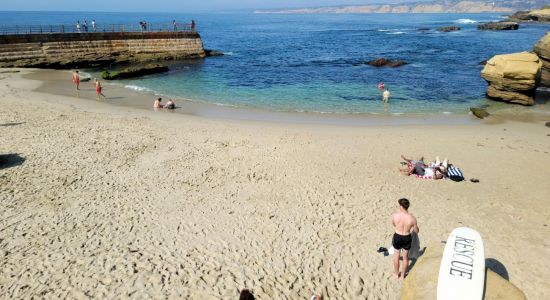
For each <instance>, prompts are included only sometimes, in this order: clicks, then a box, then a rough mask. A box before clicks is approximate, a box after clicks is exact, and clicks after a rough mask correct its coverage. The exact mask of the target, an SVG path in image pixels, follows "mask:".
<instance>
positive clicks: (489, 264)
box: [485, 258, 510, 280]
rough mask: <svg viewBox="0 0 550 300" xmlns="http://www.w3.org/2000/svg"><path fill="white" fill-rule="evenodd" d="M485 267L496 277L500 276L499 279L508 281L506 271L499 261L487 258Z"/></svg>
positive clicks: (508, 277)
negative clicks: (496, 275) (495, 274)
mask: <svg viewBox="0 0 550 300" xmlns="http://www.w3.org/2000/svg"><path fill="white" fill-rule="evenodd" d="M485 267H486V268H487V269H490V270H491V271H493V272H495V273H497V274H498V275H500V277H502V278H504V279H506V280H510V276H509V275H508V270H506V267H505V266H504V265H503V264H502V263H501V262H500V261H498V260H496V259H494V258H487V259H486V260H485Z"/></svg>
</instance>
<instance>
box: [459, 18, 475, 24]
mask: <svg viewBox="0 0 550 300" xmlns="http://www.w3.org/2000/svg"><path fill="white" fill-rule="evenodd" d="M455 23H458V24H475V23H477V21H475V20H472V19H458V20H456V21H455Z"/></svg>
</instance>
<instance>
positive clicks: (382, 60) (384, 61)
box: [367, 57, 408, 68]
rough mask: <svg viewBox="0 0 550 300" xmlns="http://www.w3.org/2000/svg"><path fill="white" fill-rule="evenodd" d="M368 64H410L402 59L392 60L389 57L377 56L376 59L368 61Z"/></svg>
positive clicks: (382, 65) (398, 65)
mask: <svg viewBox="0 0 550 300" xmlns="http://www.w3.org/2000/svg"><path fill="white" fill-rule="evenodd" d="M367 64H368V65H371V66H373V67H390V68H397V67H401V66H404V65H406V64H408V63H407V62H406V61H402V60H391V59H387V58H383V57H382V58H377V59H375V60H371V61H368V62H367Z"/></svg>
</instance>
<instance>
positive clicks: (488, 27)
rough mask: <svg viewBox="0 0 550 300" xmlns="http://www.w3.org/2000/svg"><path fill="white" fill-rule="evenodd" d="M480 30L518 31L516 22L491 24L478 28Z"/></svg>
mask: <svg viewBox="0 0 550 300" xmlns="http://www.w3.org/2000/svg"><path fill="white" fill-rule="evenodd" d="M477 29H479V30H518V29H519V24H518V23H516V22H489V23H484V24H481V25H478V26H477Z"/></svg>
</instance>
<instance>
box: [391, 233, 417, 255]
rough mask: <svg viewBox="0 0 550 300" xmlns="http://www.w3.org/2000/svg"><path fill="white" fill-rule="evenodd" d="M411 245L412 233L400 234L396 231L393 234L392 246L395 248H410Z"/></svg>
mask: <svg viewBox="0 0 550 300" xmlns="http://www.w3.org/2000/svg"><path fill="white" fill-rule="evenodd" d="M411 245H412V235H410V234H409V235H400V234H397V233H394V234H393V240H392V246H393V248H394V249H395V250H401V249H405V250H407V251H408V250H410V249H411Z"/></svg>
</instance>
